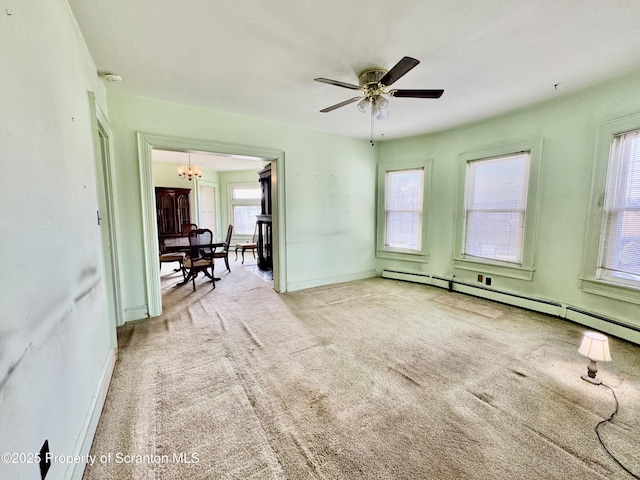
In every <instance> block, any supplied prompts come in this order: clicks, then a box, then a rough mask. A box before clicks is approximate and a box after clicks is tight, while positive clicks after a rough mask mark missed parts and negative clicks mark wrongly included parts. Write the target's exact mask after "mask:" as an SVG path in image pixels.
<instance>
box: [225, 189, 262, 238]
mask: <svg viewBox="0 0 640 480" xmlns="http://www.w3.org/2000/svg"><path fill="white" fill-rule="evenodd" d="M229 188H230V197H231V202H230V205H231V222H232V223H233V232H234V234H236V235H253V232H254V231H255V228H256V215H260V213H261V208H260V199H261V195H262V192H261V190H260V186H259V185H253V184H248V185H244V184H239V185H231V186H230V187H229Z"/></svg>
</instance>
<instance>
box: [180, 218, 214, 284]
mask: <svg viewBox="0 0 640 480" xmlns="http://www.w3.org/2000/svg"><path fill="white" fill-rule="evenodd" d="M214 252H215V247H214V246H213V232H211V230H209V229H208V228H198V229H195V230H191V231H190V232H189V254H188V256H187V258H186V259H185V260H184V262H183V263H184V266H185V268H186V269H187V270H188V271H189V273H188V275H187V278H186V279H185V281H184V282H183V283H182V285H184V283H186V282H187V281H188V279H189V278H191V281H192V283H193V291H194V292H195V291H196V277H197V276H198V273H199V272H202V273H204V274H205V275H206V276H207V277H209V278H210V279H211V283H212V284H213V288H216V282H215V279H214V278H213V262H214V260H213V258H214ZM207 269H210V270H211V272H209V271H207Z"/></svg>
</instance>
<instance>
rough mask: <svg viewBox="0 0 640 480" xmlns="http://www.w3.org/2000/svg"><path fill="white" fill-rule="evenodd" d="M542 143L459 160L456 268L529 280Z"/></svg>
mask: <svg viewBox="0 0 640 480" xmlns="http://www.w3.org/2000/svg"><path fill="white" fill-rule="evenodd" d="M541 153H542V139H540V138H537V139H532V140H525V141H522V142H517V143H511V144H505V145H501V146H498V147H495V148H489V149H485V150H478V151H473V152H468V153H465V154H462V155H461V156H460V162H461V163H460V166H461V171H460V184H459V185H460V188H459V195H460V197H459V200H458V210H457V221H456V252H455V253H454V259H453V261H454V267H455V268H459V269H462V270H471V271H474V272H484V273H490V274H493V275H502V276H505V277H511V278H518V279H522V280H531V279H532V278H533V271H534V267H533V260H534V251H535V248H534V244H535V238H536V228H537V222H536V220H537V215H536V210H537V205H538V177H539V171H540V160H541Z"/></svg>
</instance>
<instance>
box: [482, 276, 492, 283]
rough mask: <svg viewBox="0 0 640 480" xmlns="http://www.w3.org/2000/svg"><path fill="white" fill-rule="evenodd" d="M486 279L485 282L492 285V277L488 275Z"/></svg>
mask: <svg viewBox="0 0 640 480" xmlns="http://www.w3.org/2000/svg"><path fill="white" fill-rule="evenodd" d="M484 280H485V282H484V283H486V284H487V285H491V277H486V278H485V279H484Z"/></svg>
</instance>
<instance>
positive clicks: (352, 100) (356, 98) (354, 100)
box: [320, 97, 364, 113]
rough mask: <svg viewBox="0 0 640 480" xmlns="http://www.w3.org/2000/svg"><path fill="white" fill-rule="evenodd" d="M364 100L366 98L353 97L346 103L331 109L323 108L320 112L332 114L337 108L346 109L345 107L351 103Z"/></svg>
mask: <svg viewBox="0 0 640 480" xmlns="http://www.w3.org/2000/svg"><path fill="white" fill-rule="evenodd" d="M363 98H364V97H353V98H350V99H349V100H345V101H344V102H340V103H336V104H335V105H331V106H330V107H327V108H323V109H322V110H320V111H321V112H322V113H327V112H331V111H332V110H335V109H336V108H340V107H344V106H345V105H349V104H350V103H353V102H357V101H358V100H361V99H363Z"/></svg>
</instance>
